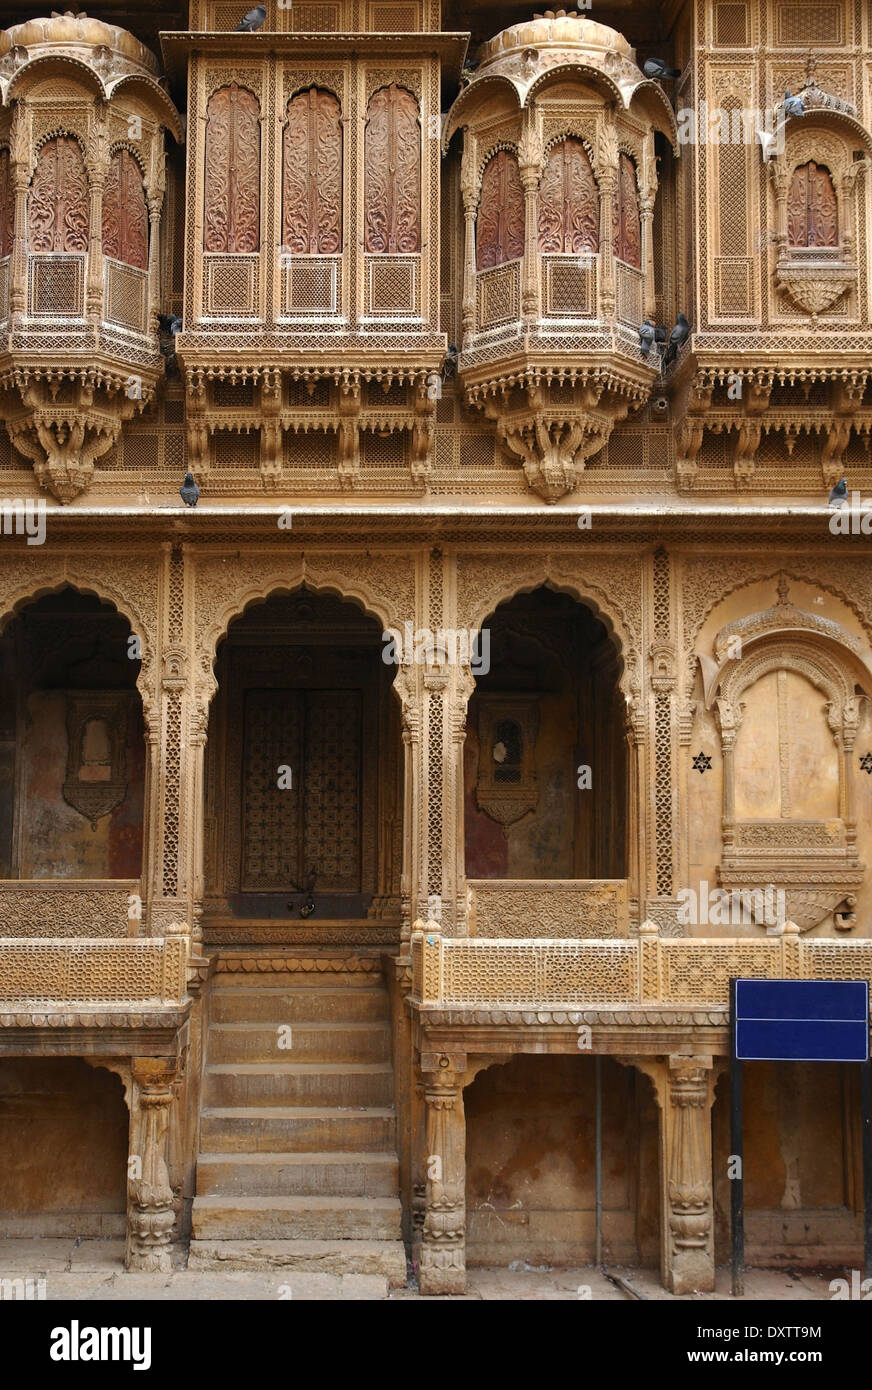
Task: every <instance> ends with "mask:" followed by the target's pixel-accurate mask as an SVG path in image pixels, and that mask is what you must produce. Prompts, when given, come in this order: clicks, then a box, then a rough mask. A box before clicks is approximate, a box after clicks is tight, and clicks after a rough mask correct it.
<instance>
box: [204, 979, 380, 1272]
mask: <svg viewBox="0 0 872 1390" xmlns="http://www.w3.org/2000/svg"><path fill="white" fill-rule="evenodd" d="M345 963H346V962H336V964H337V965H340V966H341V965H342V964H345ZM330 966H331V967H332V966H333V962H332V961H331V962H330ZM283 1029H290V1042H291V1046H290V1047H289V1048H288V1047H287V1046H285V1047H284V1048H283V1047H280V1045H279V1043H280V1039H282V1040H284V1041H285V1043H286V1042H287V1040H288V1036H287V1033H286V1032H284V1033H283V1032H282V1030H283ZM202 1105H203V1109H202V1112H201V1115H200V1153H199V1157H198V1160H197V1189H196V1196H195V1198H194V1206H193V1218H192V1219H193V1233H192V1241H191V1249H190V1256H189V1262H188V1267H189V1268H191V1269H215V1268H223V1269H255V1268H261V1269H267V1268H288V1269H298V1270H305V1271H308V1272H322V1273H330V1274H343V1273H352V1274H381V1275H384V1276H385V1277H386V1278H387V1280H388V1282H389V1283H390V1284H391V1285H393V1286H399V1285H403V1284H405V1282H406V1259H405V1251H404V1248H403V1244H402V1239H401V1228H400V1222H401V1208H400V1200H399V1190H398V1163H397V1153H396V1115H395V1112H394V1105H393V1066H392V1063H391V1036H390V1009H389V1003H388V995H387V990H386V989H385V986H384V982H383V980H382V977H381V975H379V974H378V973H376V972H364V971H352V970H342V969H333V968H328V969H325V970H323V971H307V972H304V971H302V970H299V971H283V970H280V971H274V972H264V973H261V972H260V971H257V972H250V973H249V972H245V973H243V972H242V971H226V972H225V971H220V972H219V973H217V974H216V976H215V978H214V985H213V989H212V995H211V1010H210V1019H209V1028H208V1035H207V1040H206V1069H205V1075H204V1078H203V1100H202Z"/></svg>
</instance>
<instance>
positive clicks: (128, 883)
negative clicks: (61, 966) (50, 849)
mask: <svg viewBox="0 0 872 1390" xmlns="http://www.w3.org/2000/svg"><path fill="white" fill-rule="evenodd" d="M139 890H140V885H139V880H138V879H129V880H128V879H108V880H107V879H95V880H90V879H3V880H0V937H49V938H56V937H71V936H72V937H78V938H82V937H87V938H91V937H107V936H108V937H126V936H137V935H138V934H139V927H140V925H141V921H142V918H141V915H137V911H136V910H134V903H133V901H132V900H134V899H136V898H137V897H138V895H139ZM2 987H3V986H2V981H0V990H2Z"/></svg>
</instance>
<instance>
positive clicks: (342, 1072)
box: [203, 1062, 394, 1107]
mask: <svg viewBox="0 0 872 1390" xmlns="http://www.w3.org/2000/svg"><path fill="white" fill-rule="evenodd" d="M393 1084H394V1077H393V1068H392V1067H391V1065H390V1063H389V1062H371V1063H361V1062H337V1063H333V1064H328V1063H319V1062H310V1063H306V1062H271V1063H268V1062H255V1063H240V1062H237V1063H234V1064H233V1065H231V1066H225V1065H223V1064H211V1063H210V1065H209V1066H207V1068H206V1074H205V1078H204V1085H203V1103H204V1105H206V1106H210V1107H211V1106H234V1107H237V1106H263V1105H281V1106H288V1105H307V1104H308V1105H316V1106H324V1105H328V1106H334V1105H351V1106H368V1105H379V1106H389V1105H390V1104H391V1103H392V1101H393Z"/></svg>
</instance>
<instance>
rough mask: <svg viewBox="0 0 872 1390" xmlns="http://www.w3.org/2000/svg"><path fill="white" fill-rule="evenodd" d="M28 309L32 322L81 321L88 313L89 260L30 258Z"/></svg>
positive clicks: (60, 256) (58, 254)
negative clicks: (53, 320) (85, 313)
mask: <svg viewBox="0 0 872 1390" xmlns="http://www.w3.org/2000/svg"><path fill="white" fill-rule="evenodd" d="M27 261H28V266H27V269H28V276H27V282H28V283H27V288H28V294H27V306H28V313H29V314H30V316H31V317H32V318H70V319H80V318H82V317H83V316H84V312H85V257H84V256H83V255H64V254H61V253H56V254H51V255H44V256H40V255H30V256H28V258H27Z"/></svg>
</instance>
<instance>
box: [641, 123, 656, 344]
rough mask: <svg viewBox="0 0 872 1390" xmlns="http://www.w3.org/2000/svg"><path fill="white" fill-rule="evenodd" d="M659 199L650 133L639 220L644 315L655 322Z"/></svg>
mask: <svg viewBox="0 0 872 1390" xmlns="http://www.w3.org/2000/svg"><path fill="white" fill-rule="evenodd" d="M656 199H657V161H656V158H655V155H654V133H653V131H649V133H648V134H647V135H646V136H645V139H644V143H643V156H642V170H641V173H640V176H639V218H640V222H641V230H642V269H643V270H644V272H645V285H644V295H643V306H642V307H643V313H644V315H645V318H647V319H650V321H651V322H652V323H654V322H655V318H656V314H657V296H656V293H655V286H654V203H655V202H656Z"/></svg>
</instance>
